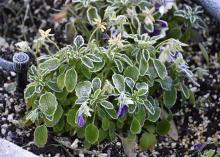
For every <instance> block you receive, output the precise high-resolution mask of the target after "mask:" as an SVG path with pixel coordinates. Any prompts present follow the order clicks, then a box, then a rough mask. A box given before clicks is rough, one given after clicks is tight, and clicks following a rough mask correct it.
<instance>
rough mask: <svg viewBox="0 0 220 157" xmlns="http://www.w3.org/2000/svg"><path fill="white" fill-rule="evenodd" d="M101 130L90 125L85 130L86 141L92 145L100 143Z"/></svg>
mask: <svg viewBox="0 0 220 157" xmlns="http://www.w3.org/2000/svg"><path fill="white" fill-rule="evenodd" d="M98 138H99V129H98V128H97V127H96V126H95V125H94V124H89V125H87V126H86V129H85V139H86V141H88V142H89V143H91V144H94V143H95V142H97V141H98Z"/></svg>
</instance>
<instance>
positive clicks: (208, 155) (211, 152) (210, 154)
mask: <svg viewBox="0 0 220 157" xmlns="http://www.w3.org/2000/svg"><path fill="white" fill-rule="evenodd" d="M215 152H216V151H215V150H212V149H210V150H207V151H205V152H204V157H214V154H215ZM202 157H203V156H202Z"/></svg>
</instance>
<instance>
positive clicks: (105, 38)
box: [103, 33, 110, 41]
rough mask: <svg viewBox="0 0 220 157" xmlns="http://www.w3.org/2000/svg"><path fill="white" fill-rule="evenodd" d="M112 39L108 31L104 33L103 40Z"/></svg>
mask: <svg viewBox="0 0 220 157" xmlns="http://www.w3.org/2000/svg"><path fill="white" fill-rule="evenodd" d="M109 39H110V36H109V35H108V33H104V34H103V40H105V41H106V40H109Z"/></svg>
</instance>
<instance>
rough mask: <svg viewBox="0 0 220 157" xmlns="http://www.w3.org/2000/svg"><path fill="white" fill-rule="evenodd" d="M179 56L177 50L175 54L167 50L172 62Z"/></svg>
mask: <svg viewBox="0 0 220 157" xmlns="http://www.w3.org/2000/svg"><path fill="white" fill-rule="evenodd" d="M179 56H180V53H179V52H178V51H177V52H176V53H175V54H173V53H172V52H171V51H170V52H169V57H170V59H171V60H172V62H175V61H176V60H177V58H178V57H179Z"/></svg>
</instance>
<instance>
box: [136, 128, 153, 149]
mask: <svg viewBox="0 0 220 157" xmlns="http://www.w3.org/2000/svg"><path fill="white" fill-rule="evenodd" d="M156 143H157V139H156V137H155V135H154V134H152V133H148V132H145V133H144V134H142V136H141V138H140V147H141V149H142V150H147V149H149V148H151V147H153V146H154V145H155V144H156Z"/></svg>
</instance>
